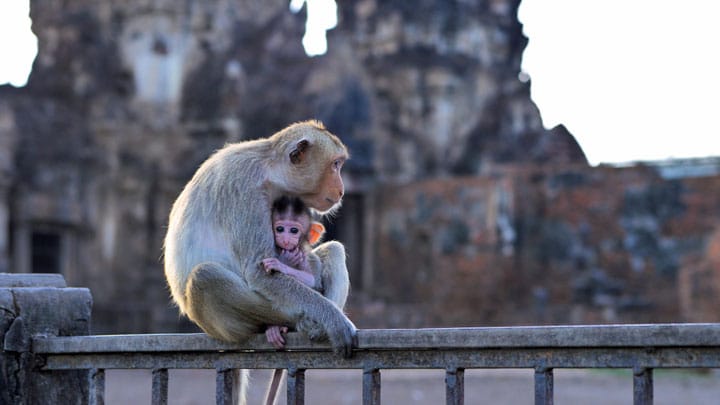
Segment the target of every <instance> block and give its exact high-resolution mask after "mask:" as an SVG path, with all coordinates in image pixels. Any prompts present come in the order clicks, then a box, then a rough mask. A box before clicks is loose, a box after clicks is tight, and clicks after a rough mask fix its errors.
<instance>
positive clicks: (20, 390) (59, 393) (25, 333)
mask: <svg viewBox="0 0 720 405" xmlns="http://www.w3.org/2000/svg"><path fill="white" fill-rule="evenodd" d="M91 306H92V297H91V296H90V291H89V290H88V289H86V288H67V287H66V285H65V280H64V279H63V277H62V276H61V275H59V274H9V273H0V342H2V344H3V348H4V350H3V351H2V353H1V354H0V386H2V387H3V389H2V390H0V403H11V404H18V405H30V404H32V405H35V404H83V405H84V404H87V403H88V398H89V395H88V393H89V385H90V373H89V370H71V371H40V370H39V368H40V366H41V365H42V361H43V359H42V357H41V356H36V355H34V354H33V353H32V352H31V349H32V347H31V341H32V338H33V337H34V336H60V335H62V336H78V335H87V334H88V333H89V331H90V309H91Z"/></svg>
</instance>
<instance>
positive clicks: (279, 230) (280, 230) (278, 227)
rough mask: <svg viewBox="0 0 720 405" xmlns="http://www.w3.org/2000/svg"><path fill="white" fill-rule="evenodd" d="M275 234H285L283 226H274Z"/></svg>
mask: <svg viewBox="0 0 720 405" xmlns="http://www.w3.org/2000/svg"><path fill="white" fill-rule="evenodd" d="M275 232H278V233H283V232H285V227H283V226H276V227H275Z"/></svg>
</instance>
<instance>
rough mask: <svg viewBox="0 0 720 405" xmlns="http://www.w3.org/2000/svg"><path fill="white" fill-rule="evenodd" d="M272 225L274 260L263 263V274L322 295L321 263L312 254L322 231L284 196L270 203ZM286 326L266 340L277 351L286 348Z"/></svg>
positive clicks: (301, 205) (299, 205)
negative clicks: (290, 280) (275, 275)
mask: <svg viewBox="0 0 720 405" xmlns="http://www.w3.org/2000/svg"><path fill="white" fill-rule="evenodd" d="M272 225H273V235H274V237H275V248H276V251H277V256H278V257H277V258H274V257H270V258H267V259H264V260H263V261H262V264H263V266H264V268H265V271H266V272H268V273H272V272H273V271H277V272H280V273H282V274H285V275H287V276H290V277H292V278H294V279H295V280H297V281H299V282H301V283H302V284H304V285H306V286H308V287H310V288H312V289H314V290H316V291H319V292H321V293H322V282H321V274H320V267H321V266H320V259H319V258H318V257H317V256H316V255H315V254H314V253H313V252H312V245H314V244H315V243H317V242H318V241H319V240H320V238H321V237H322V235H323V233H324V232H325V227H324V226H323V225H322V224H321V223H319V222H314V221H312V215H311V213H310V210H309V209H308V208H307V206H305V204H304V203H303V202H302V200H300V199H299V198H297V197H287V196H283V197H280V198H278V199H277V200H275V201H274V202H273V206H272ZM287 331H288V328H287V326H279V325H272V326H269V327H268V328H267V330H266V331H265V336H266V337H267V340H268V342H270V343H271V344H272V345H273V346H275V347H276V348H282V347H284V345H285V339H284V338H283V336H282V335H283V333H287Z"/></svg>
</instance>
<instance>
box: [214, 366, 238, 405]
mask: <svg viewBox="0 0 720 405" xmlns="http://www.w3.org/2000/svg"><path fill="white" fill-rule="evenodd" d="M239 380H240V370H238V369H233V368H225V369H219V370H218V371H217V375H216V377H215V403H216V404H217V405H235V404H237V403H238V397H239V388H240V387H239Z"/></svg>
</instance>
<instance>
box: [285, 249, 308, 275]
mask: <svg viewBox="0 0 720 405" xmlns="http://www.w3.org/2000/svg"><path fill="white" fill-rule="evenodd" d="M280 261H282V262H283V263H286V264H287V265H288V266H290V267H293V268H296V269H300V270H304V267H307V260H306V259H305V252H303V250H302V249H300V248H299V247H296V248H295V249H293V250H283V251H282V252H280Z"/></svg>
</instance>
